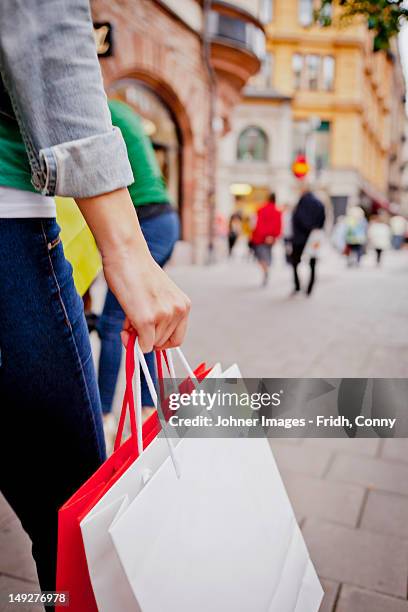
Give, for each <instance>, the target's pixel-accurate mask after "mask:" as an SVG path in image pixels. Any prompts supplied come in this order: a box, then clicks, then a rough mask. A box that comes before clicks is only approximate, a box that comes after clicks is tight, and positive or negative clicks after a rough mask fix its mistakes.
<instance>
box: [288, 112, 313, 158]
mask: <svg viewBox="0 0 408 612" xmlns="http://www.w3.org/2000/svg"><path fill="white" fill-rule="evenodd" d="M309 130H310V127H309V122H308V121H307V120H305V119H297V120H295V121H294V122H293V141H292V142H293V159H295V158H296V157H297V156H298V155H306V142H307V138H308V133H309Z"/></svg>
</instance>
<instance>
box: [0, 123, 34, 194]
mask: <svg viewBox="0 0 408 612" xmlns="http://www.w3.org/2000/svg"><path fill="white" fill-rule="evenodd" d="M0 185H2V186H3V187H14V188H15V189H22V190H23V191H34V192H35V193H37V190H36V189H35V188H34V187H33V185H32V184H31V168H30V164H29V162H28V157H27V153H26V150H25V146H24V143H23V139H22V138H21V134H20V129H19V127H18V124H17V121H13V120H12V119H7V117H5V116H4V115H1V114H0Z"/></svg>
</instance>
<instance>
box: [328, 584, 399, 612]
mask: <svg viewBox="0 0 408 612" xmlns="http://www.w3.org/2000/svg"><path fill="white" fill-rule="evenodd" d="M336 612H408V601H406V600H405V601H403V600H402V599H396V598H394V597H387V596H386V595H381V594H380V593H372V592H370V591H364V590H362V589H356V588H355V587H351V586H348V585H344V586H343V587H342V589H341V592H340V597H339V601H338V604H337V606H336Z"/></svg>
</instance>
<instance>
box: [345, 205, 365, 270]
mask: <svg viewBox="0 0 408 612" xmlns="http://www.w3.org/2000/svg"><path fill="white" fill-rule="evenodd" d="M367 227H368V223H367V219H366V218H365V214H364V210H363V209H362V208H361V207H360V206H353V207H352V208H351V209H350V211H349V213H348V215H347V217H346V248H345V254H346V257H347V264H348V266H350V267H352V266H359V265H360V262H361V258H362V256H363V255H364V250H365V246H366V244H367Z"/></svg>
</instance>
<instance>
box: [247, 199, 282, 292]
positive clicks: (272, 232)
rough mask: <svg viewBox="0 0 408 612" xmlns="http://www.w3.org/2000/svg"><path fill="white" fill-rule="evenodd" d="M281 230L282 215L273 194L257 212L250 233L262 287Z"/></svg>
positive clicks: (265, 283) (266, 277) (266, 281)
mask: <svg viewBox="0 0 408 612" xmlns="http://www.w3.org/2000/svg"><path fill="white" fill-rule="evenodd" d="M281 230H282V213H281V211H280V210H278V209H277V207H276V197H275V194H274V193H271V194H270V195H269V198H268V201H267V202H266V203H265V204H263V205H262V206H261V208H260V209H259V210H258V213H257V218H256V225H255V229H254V231H253V233H252V240H251V242H252V245H253V249H254V253H255V257H256V259H257V261H258V262H259V265H260V267H261V269H262V273H263V279H262V286H263V287H265V286H266V285H267V283H268V276H269V268H270V265H271V262H272V247H273V245H274V244H275V241H276V239H277V238H278V237H279V236H280V234H281Z"/></svg>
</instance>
